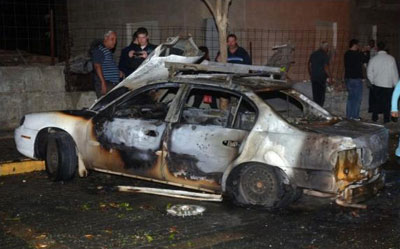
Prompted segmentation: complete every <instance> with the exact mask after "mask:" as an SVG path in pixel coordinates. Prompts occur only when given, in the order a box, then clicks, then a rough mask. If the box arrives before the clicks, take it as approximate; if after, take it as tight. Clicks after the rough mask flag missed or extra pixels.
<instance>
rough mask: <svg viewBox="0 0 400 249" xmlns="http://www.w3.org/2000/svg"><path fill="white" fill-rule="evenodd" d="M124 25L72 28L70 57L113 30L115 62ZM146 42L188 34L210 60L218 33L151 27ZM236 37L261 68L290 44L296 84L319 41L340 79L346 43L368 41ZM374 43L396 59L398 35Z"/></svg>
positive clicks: (283, 33) (341, 36)
mask: <svg viewBox="0 0 400 249" xmlns="http://www.w3.org/2000/svg"><path fill="white" fill-rule="evenodd" d="M128 28H129V27H127V25H124V26H109V27H107V29H105V28H75V29H70V37H71V40H72V44H71V45H72V47H71V54H72V56H75V55H78V54H86V53H87V51H88V49H89V45H90V43H91V41H92V40H93V39H94V38H101V37H102V35H103V34H104V32H105V31H107V30H110V29H112V30H114V31H116V32H117V35H118V45H117V48H116V51H115V57H116V59H117V60H118V58H119V56H120V50H121V49H122V48H124V47H125V46H127V45H128V44H129V43H130V42H131V34H132V33H133V31H129V30H128ZM147 29H148V30H149V34H150V42H151V43H153V44H159V43H162V42H164V41H165V40H166V38H168V37H171V36H176V35H191V36H192V37H193V39H194V41H195V42H196V44H197V45H198V46H207V47H208V48H209V50H210V58H211V59H214V58H215V56H216V54H217V52H218V50H219V43H218V32H217V31H216V30H215V29H207V28H198V27H162V26H160V27H153V26H148V27H147ZM230 32H231V33H235V34H236V36H237V37H238V43H239V45H240V46H242V47H244V48H245V49H246V50H247V51H248V52H249V53H250V55H251V58H252V61H253V64H257V65H265V64H266V63H267V62H268V59H269V58H270V57H271V56H272V55H273V53H274V51H273V47H275V46H277V45H282V44H288V43H290V44H291V45H293V46H294V47H295V51H294V53H293V61H294V63H293V65H292V66H291V69H290V71H289V77H290V78H291V79H293V80H296V81H302V80H307V79H308V78H309V76H308V68H307V67H308V59H309V56H310V54H311V53H312V52H313V51H314V50H315V49H317V48H318V47H319V44H320V43H321V41H327V42H328V43H329V44H330V46H331V52H330V55H331V63H330V68H331V71H332V74H333V77H334V78H336V79H339V80H340V79H342V78H343V75H344V66H343V57H344V53H345V52H346V50H347V49H348V43H349V40H350V39H352V38H356V39H358V40H360V44H361V47H362V48H364V47H366V46H367V45H368V41H369V40H370V39H371V37H370V36H369V35H365V34H352V33H350V32H348V31H345V30H339V31H337V32H336V33H333V32H332V31H331V30H326V31H316V30H262V29H231V30H230ZM378 40H380V41H385V42H386V44H387V48H388V51H389V53H390V54H392V55H394V56H395V57H397V58H399V57H400V56H399V55H400V54H399V53H400V50H399V46H400V39H399V34H395V33H393V34H378Z"/></svg>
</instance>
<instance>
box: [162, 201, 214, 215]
mask: <svg viewBox="0 0 400 249" xmlns="http://www.w3.org/2000/svg"><path fill="white" fill-rule="evenodd" d="M204 211H206V208H205V207H202V206H199V205H189V204H178V205H173V206H172V207H170V208H168V209H167V213H168V214H170V215H173V216H181V217H185V216H196V215H202V214H203V213H204Z"/></svg>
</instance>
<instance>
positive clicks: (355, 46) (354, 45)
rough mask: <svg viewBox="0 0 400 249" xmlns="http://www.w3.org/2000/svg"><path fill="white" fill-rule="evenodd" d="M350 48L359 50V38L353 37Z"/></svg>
mask: <svg viewBox="0 0 400 249" xmlns="http://www.w3.org/2000/svg"><path fill="white" fill-rule="evenodd" d="M349 48H350V49H351V50H358V49H359V48H360V47H359V41H358V40H357V39H351V40H350V42H349Z"/></svg>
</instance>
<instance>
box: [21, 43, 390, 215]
mask: <svg viewBox="0 0 400 249" xmlns="http://www.w3.org/2000/svg"><path fill="white" fill-rule="evenodd" d="M171 51H175V52H173V54H171ZM200 57H201V55H200V54H199V51H198V49H197V47H196V46H195V44H194V43H193V42H192V41H191V39H188V40H182V39H179V38H175V39H173V40H171V41H170V42H168V43H166V44H162V45H160V46H159V47H158V48H157V49H156V50H155V51H154V53H153V54H152V55H151V56H149V58H148V59H147V60H146V61H145V62H144V63H143V64H142V66H141V67H140V68H139V69H138V70H137V71H135V72H134V73H133V74H132V75H130V76H129V77H128V78H127V79H125V80H124V81H123V82H121V83H120V84H119V85H118V86H117V87H116V88H115V89H113V90H112V91H111V92H110V93H108V94H107V95H106V96H104V97H103V98H101V99H100V100H98V101H97V102H96V103H95V104H94V105H93V106H92V107H91V108H89V109H87V110H80V111H60V112H50V113H37V114H28V115H25V117H24V118H23V120H22V121H21V126H20V127H19V128H17V129H16V131H15V141H16V144H17V148H18V150H19V151H20V152H21V153H22V154H24V155H26V156H28V157H31V158H37V159H44V160H45V161H46V170H47V172H48V173H49V176H50V178H52V179H53V180H68V179H71V178H72V177H73V176H74V175H75V172H77V171H78V172H79V175H80V176H86V175H87V172H88V170H97V171H101V172H106V173H112V174H118V175H124V176H129V177H136V178H139V179H144V180H151V181H156V182H161V183H166V184H172V185H176V186H181V187H185V188H189V189H194V190H199V191H205V192H212V193H221V194H227V195H230V196H232V197H233V199H234V200H235V201H236V202H237V203H239V204H243V205H259V206H263V207H266V208H276V207H283V206H285V205H287V204H289V203H290V202H291V201H293V200H294V199H295V198H296V196H298V193H299V191H300V190H303V189H308V190H312V191H317V192H318V193H324V194H328V195H331V196H335V197H336V198H338V199H340V200H342V201H344V202H346V203H356V202H359V201H363V200H365V198H366V197H368V196H369V195H370V194H374V193H376V191H377V190H378V189H379V188H380V187H382V186H383V184H382V183H383V175H382V174H381V171H380V166H381V165H382V164H383V163H384V162H385V161H386V160H387V143H388V131H387V130H386V129H385V128H384V127H382V126H379V125H375V124H367V123H362V122H355V121H348V120H342V119H341V118H339V117H335V116H333V115H331V114H330V113H329V112H327V111H326V110H324V109H323V108H321V107H320V106H318V105H317V104H315V103H314V102H312V101H311V100H309V99H308V98H307V97H306V96H304V95H302V94H301V93H299V92H297V91H296V90H294V89H293V88H291V86H290V85H289V84H287V83H286V82H285V81H280V80H274V79H272V78H271V77H264V76H254V74H253V75H250V74H242V71H241V70H253V71H257V72H260V71H259V70H262V69H265V70H266V71H268V72H269V73H270V75H273V74H274V73H279V72H280V70H279V68H268V67H254V66H253V67H251V66H243V65H240V66H239V65H227V64H218V63H209V64H208V65H204V64H191V63H194V62H196V61H197V60H198V59H199V58H200ZM171 62H172V63H171ZM174 62H178V63H174ZM166 65H167V67H168V68H169V71H168V69H167V68H166ZM221 68H223V69H222V70H220V69H221ZM185 70H186V71H187V70H189V71H193V70H195V71H213V72H217V71H219V70H220V71H223V72H225V73H224V74H215V73H214V74H202V73H196V74H190V73H189V74H182V73H181V72H182V71H185ZM227 71H229V72H231V71H232V72H233V73H234V74H226V72H227ZM177 72H180V73H177ZM232 72H231V73H232ZM238 72H239V73H238Z"/></svg>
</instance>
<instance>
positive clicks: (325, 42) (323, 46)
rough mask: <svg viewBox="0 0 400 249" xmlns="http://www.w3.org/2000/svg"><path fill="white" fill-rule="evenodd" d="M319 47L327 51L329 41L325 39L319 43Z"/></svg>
mask: <svg viewBox="0 0 400 249" xmlns="http://www.w3.org/2000/svg"><path fill="white" fill-rule="evenodd" d="M319 48H320V49H321V50H323V51H325V52H327V53H328V51H329V43H328V42H327V41H322V42H321V44H320V45H319Z"/></svg>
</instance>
